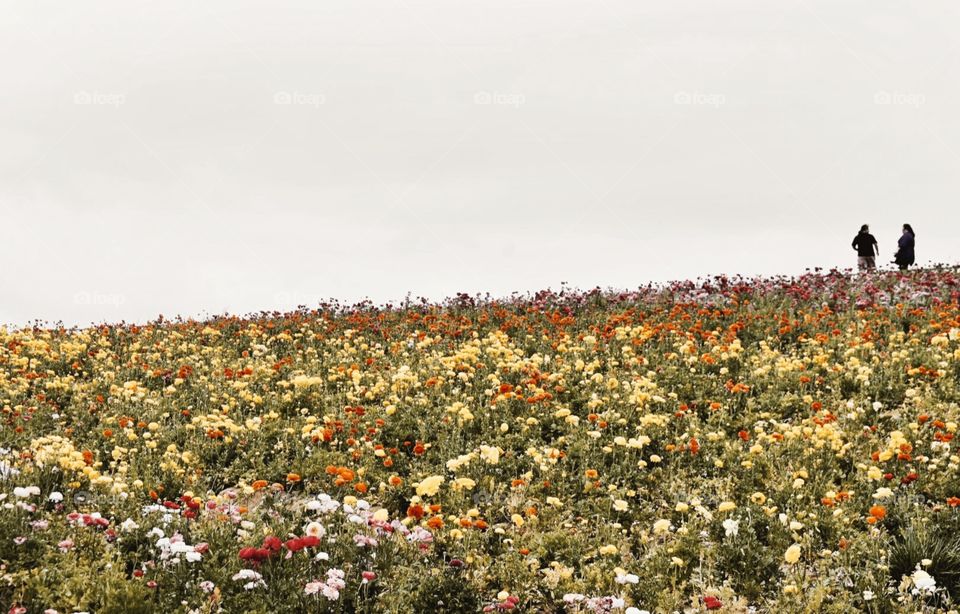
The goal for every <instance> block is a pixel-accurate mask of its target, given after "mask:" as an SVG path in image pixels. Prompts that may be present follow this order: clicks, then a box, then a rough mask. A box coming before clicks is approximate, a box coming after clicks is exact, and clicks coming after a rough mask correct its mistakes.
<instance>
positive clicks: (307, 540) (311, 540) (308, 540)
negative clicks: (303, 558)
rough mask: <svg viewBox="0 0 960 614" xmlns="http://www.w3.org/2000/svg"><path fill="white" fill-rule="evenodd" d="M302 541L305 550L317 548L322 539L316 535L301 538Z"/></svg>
mask: <svg viewBox="0 0 960 614" xmlns="http://www.w3.org/2000/svg"><path fill="white" fill-rule="evenodd" d="M300 541H301V542H303V547H304V548H316V547H317V546H319V545H320V538H319V537H317V536H316V535H307V536H306V537H301V538H300Z"/></svg>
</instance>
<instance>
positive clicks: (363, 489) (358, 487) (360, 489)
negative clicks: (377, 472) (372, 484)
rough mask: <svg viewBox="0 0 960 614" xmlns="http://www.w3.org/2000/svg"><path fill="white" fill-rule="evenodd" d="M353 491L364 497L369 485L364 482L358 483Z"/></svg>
mask: <svg viewBox="0 0 960 614" xmlns="http://www.w3.org/2000/svg"><path fill="white" fill-rule="evenodd" d="M353 489H354V490H355V491H357V492H358V493H360V494H361V495H363V494H366V492H367V485H366V484H364V483H363V482H357V483H356V484H354V485H353Z"/></svg>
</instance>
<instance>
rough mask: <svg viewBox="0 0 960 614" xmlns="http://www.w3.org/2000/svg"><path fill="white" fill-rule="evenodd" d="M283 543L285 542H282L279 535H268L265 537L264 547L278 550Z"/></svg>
mask: <svg viewBox="0 0 960 614" xmlns="http://www.w3.org/2000/svg"><path fill="white" fill-rule="evenodd" d="M282 544H283V542H281V541H280V538H279V537H277V536H276V535H267V536H266V537H264V538H263V547H264V548H269V549H270V550H273V551H274V552H278V551H279V550H280V546H281V545H282Z"/></svg>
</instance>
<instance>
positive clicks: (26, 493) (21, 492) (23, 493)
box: [13, 486, 40, 499]
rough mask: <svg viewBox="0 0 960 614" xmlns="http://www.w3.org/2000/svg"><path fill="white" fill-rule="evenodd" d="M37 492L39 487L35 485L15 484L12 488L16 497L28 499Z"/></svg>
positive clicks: (37, 493)
mask: <svg viewBox="0 0 960 614" xmlns="http://www.w3.org/2000/svg"><path fill="white" fill-rule="evenodd" d="M39 494H40V488H39V487H37V486H17V487H16V488H14V489H13V496H14V497H17V498H18V499H28V498H30V497H32V496H34V495H39Z"/></svg>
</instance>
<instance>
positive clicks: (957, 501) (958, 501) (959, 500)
mask: <svg viewBox="0 0 960 614" xmlns="http://www.w3.org/2000/svg"><path fill="white" fill-rule="evenodd" d="M947 505H949V506H950V507H957V506H958V505H960V497H950V498H948V499H947Z"/></svg>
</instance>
